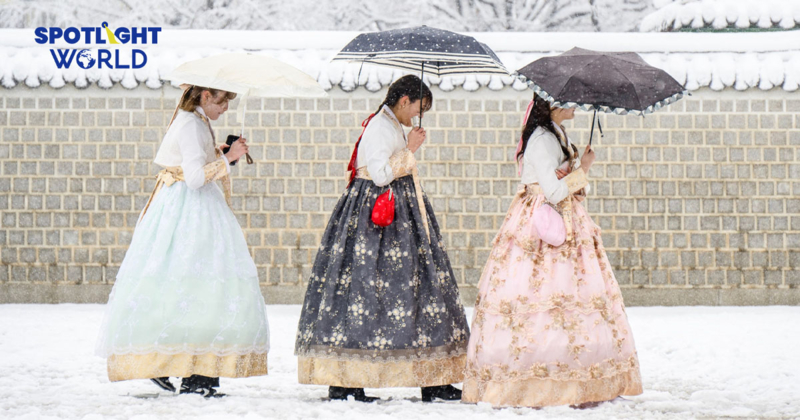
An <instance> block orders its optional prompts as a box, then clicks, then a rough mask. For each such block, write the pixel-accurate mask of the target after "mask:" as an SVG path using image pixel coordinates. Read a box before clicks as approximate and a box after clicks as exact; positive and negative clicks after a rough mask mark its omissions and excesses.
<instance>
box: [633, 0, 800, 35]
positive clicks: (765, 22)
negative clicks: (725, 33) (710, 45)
mask: <svg viewBox="0 0 800 420" xmlns="http://www.w3.org/2000/svg"><path fill="white" fill-rule="evenodd" d="M797 26H800V2H798V1H791V0H699V1H690V2H687V1H686V0H678V1H674V2H673V3H670V4H667V5H666V6H664V7H661V8H660V9H658V10H657V11H655V12H653V13H651V14H649V15H647V16H645V18H644V19H643V20H642V23H641V25H640V28H641V30H642V31H643V32H651V31H655V32H659V31H662V32H665V31H676V30H680V29H681V28H694V29H699V28H713V29H718V30H719V29H725V28H736V29H747V28H754V27H757V28H761V29H767V28H781V29H792V28H795V27H797Z"/></svg>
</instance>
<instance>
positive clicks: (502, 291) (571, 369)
mask: <svg viewBox="0 0 800 420" xmlns="http://www.w3.org/2000/svg"><path fill="white" fill-rule="evenodd" d="M575 172H581V173H582V172H583V171H575ZM575 172H573V173H575ZM531 190H534V191H535V189H532V188H530V187H523V189H521V190H520V192H519V193H518V194H517V196H516V197H515V199H514V201H513V202H512V204H511V208H510V209H509V211H508V214H507V216H506V219H505V221H504V223H503V226H502V227H501V229H500V232H499V233H498V234H497V236H496V237H495V239H494V242H493V248H492V251H491V253H490V255H489V259H488V262H487V264H486V267H485V268H484V271H483V275H482V277H481V281H480V284H479V289H480V290H479V295H478V300H477V302H476V304H475V317H474V320H473V324H472V328H473V331H472V337H471V339H470V344H469V349H468V355H467V370H466V379H465V382H464V400H465V401H471V402H477V401H486V402H490V403H492V404H494V405H498V406H506V405H512V406H514V405H523V406H545V405H556V404H578V403H581V402H586V401H603V400H608V399H613V398H614V397H616V396H618V395H636V394H639V393H641V379H640V376H639V365H638V360H637V357H636V350H635V347H634V343H633V337H632V335H631V331H630V327H629V326H628V320H627V317H626V315H625V306H624V304H623V301H622V295H621V293H620V290H619V286H618V284H617V282H616V279H615V278H614V274H613V272H612V271H611V265H610V264H609V262H608V258H607V256H606V253H605V249H604V248H603V244H602V240H601V237H600V229H599V228H598V227H597V226H596V225H595V224H594V222H593V221H592V220H591V219H590V218H589V215H588V214H587V213H586V211H585V210H584V209H583V207H582V206H581V205H580V203H578V202H577V201H576V200H574V199H572V198H568V199H567V200H570V202H569V203H568V204H569V205H571V213H572V214H571V218H570V221H571V227H572V231H573V232H574V235H573V237H572V238H571V240H568V241H567V242H565V243H564V244H562V245H561V246H558V247H553V246H550V245H548V244H546V243H544V242H542V241H541V240H539V238H538V236H537V233H536V228H535V227H534V225H533V212H534V210H535V209H536V208H538V207H539V206H541V205H544V203H545V199H544V196H543V195H541V194H535V193H531ZM537 192H538V191H537ZM564 204H567V203H559V206H563V205H564ZM565 220H566V218H565Z"/></svg>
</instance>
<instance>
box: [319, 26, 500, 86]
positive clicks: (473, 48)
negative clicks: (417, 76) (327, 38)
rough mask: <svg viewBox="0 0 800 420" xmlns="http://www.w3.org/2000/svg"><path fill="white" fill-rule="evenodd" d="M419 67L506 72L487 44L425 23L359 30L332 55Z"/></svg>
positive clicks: (440, 70)
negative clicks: (421, 24)
mask: <svg viewBox="0 0 800 420" xmlns="http://www.w3.org/2000/svg"><path fill="white" fill-rule="evenodd" d="M333 59H334V60H347V61H362V62H365V63H370V64H377V65H381V66H387V67H394V68H400V69H405V70H420V69H423V68H424V71H426V72H429V73H431V74H434V75H436V76H445V75H450V74H467V73H488V74H502V75H508V74H509V73H508V70H506V68H505V66H503V63H502V62H501V61H500V59H499V58H497V55H496V54H495V53H494V51H492V49H491V48H489V47H488V46H486V44H482V43H480V42H478V41H477V40H476V39H475V38H473V37H471V36H467V35H461V34H457V33H455V32H450V31H445V30H442V29H436V28H431V27H428V26H418V27H414V28H403V29H393V30H390V31H382V32H369V33H364V34H361V35H359V36H357V37H355V38H354V39H353V40H352V41H350V43H349V44H347V46H345V47H344V49H342V51H340V52H339V54H337V55H336V57H334V58H333Z"/></svg>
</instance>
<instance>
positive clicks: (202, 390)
mask: <svg viewBox="0 0 800 420" xmlns="http://www.w3.org/2000/svg"><path fill="white" fill-rule="evenodd" d="M218 386H219V378H209V377H208V376H202V375H192V376H190V377H188V378H183V380H182V381H181V392H180V393H181V394H200V395H202V396H203V398H222V397H224V396H225V394H223V393H221V392H217V390H216V389H214V388H216V387H218Z"/></svg>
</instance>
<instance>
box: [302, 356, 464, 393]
mask: <svg viewBox="0 0 800 420" xmlns="http://www.w3.org/2000/svg"><path fill="white" fill-rule="evenodd" d="M466 360H467V355H466V354H462V355H460V356H453V357H451V358H448V359H435V360H413V361H397V362H372V361H367V360H336V359H322V358H315V357H298V359H297V380H298V382H300V383H301V384H311V385H328V386H341V387H346V388H400V387H423V386H438V385H449V384H455V383H459V382H461V381H463V380H464V367H465V365H466Z"/></svg>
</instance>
